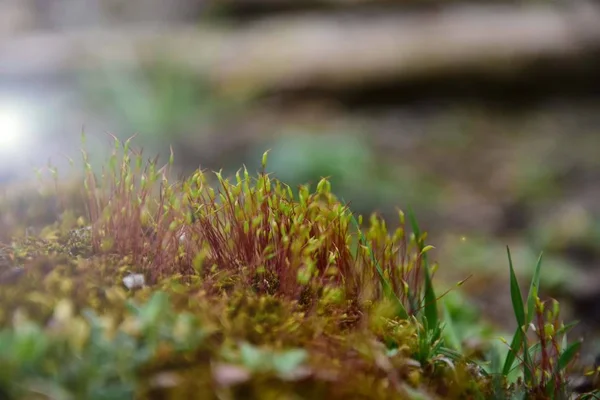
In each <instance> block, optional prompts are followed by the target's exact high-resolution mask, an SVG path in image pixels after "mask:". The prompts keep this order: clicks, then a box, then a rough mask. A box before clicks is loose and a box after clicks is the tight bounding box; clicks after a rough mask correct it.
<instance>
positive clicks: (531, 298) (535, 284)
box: [527, 253, 543, 323]
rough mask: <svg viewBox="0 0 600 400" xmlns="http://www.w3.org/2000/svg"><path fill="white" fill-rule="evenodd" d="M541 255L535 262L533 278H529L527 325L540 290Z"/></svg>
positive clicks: (531, 317)
mask: <svg viewBox="0 0 600 400" xmlns="http://www.w3.org/2000/svg"><path fill="white" fill-rule="evenodd" d="M542 255H543V253H540V256H539V258H538V260H537V264H536V265H535V271H534V272H533V277H532V278H531V285H530V286H529V294H528V295H527V323H530V322H531V320H532V319H533V313H534V309H535V299H536V298H537V296H538V293H539V289H540V270H541V266H542Z"/></svg>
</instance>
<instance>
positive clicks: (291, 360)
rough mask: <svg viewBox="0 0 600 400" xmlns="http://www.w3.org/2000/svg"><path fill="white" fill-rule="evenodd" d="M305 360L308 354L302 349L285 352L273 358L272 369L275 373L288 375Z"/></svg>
mask: <svg viewBox="0 0 600 400" xmlns="http://www.w3.org/2000/svg"><path fill="white" fill-rule="evenodd" d="M307 358H308V353H307V352H306V351H305V350H303V349H293V350H287V351H285V352H283V353H280V354H277V355H276V356H275V357H274V358H273V367H274V368H275V371H276V372H277V373H279V374H282V375H288V374H291V373H292V372H294V371H295V370H296V369H297V368H298V367H300V366H301V365H302V364H303V363H304V362H305V361H306V359H307Z"/></svg>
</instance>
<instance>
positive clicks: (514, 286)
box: [502, 246, 527, 376]
mask: <svg viewBox="0 0 600 400" xmlns="http://www.w3.org/2000/svg"><path fill="white" fill-rule="evenodd" d="M506 252H507V254H508V265H509V269H510V297H511V300H512V306H513V311H514V313H515V318H516V319H517V329H516V331H515V334H514V336H513V340H512V342H511V344H510V350H509V352H508V354H507V355H506V359H505V361H504V367H503V368H502V373H503V375H504V376H506V375H508V374H509V372H510V370H511V369H512V364H513V362H514V361H515V358H516V353H517V352H518V351H519V349H520V348H521V346H522V345H524V349H525V351H524V353H527V343H526V340H525V335H524V331H523V328H524V326H525V310H524V308H523V307H524V306H523V298H522V297H521V289H520V288H519V282H518V281H517V277H516V275H515V270H514V267H513V262H512V257H511V255H510V249H509V248H508V246H506Z"/></svg>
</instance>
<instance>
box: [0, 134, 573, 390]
mask: <svg viewBox="0 0 600 400" xmlns="http://www.w3.org/2000/svg"><path fill="white" fill-rule="evenodd" d="M121 146H122V147H123V148H121ZM84 161H85V165H86V168H85V176H84V179H83V184H82V185H76V186H74V187H73V186H70V189H69V190H67V189H64V188H63V186H61V185H60V184H59V183H58V182H57V183H56V186H55V191H54V192H53V194H52V195H49V194H47V193H46V194H40V193H37V194H30V196H25V197H24V198H22V197H19V195H16V196H13V197H12V200H11V197H9V198H8V199H7V200H5V202H4V203H2V205H1V207H2V214H3V216H4V218H3V219H2V221H3V222H2V224H3V225H2V228H3V230H2V240H3V241H4V242H5V244H4V245H3V246H2V248H0V255H1V257H0V304H1V305H2V309H1V311H0V327H1V329H2V330H1V331H0V399H130V398H140V399H144V398H148V399H212V398H215V399H217V398H219V399H229V398H231V399H234V398H244V399H246V398H256V399H271V398H273V399H301V398H306V399H320V398H321V399H325V398H327V399H403V398H406V399H417V398H423V399H437V398H456V399H459V398H465V399H466V398H480V399H488V398H511V397H514V396H518V395H520V394H523V395H524V394H528V395H529V396H530V397H531V398H560V396H562V395H566V393H567V392H568V390H569V389H568V387H567V385H566V382H567V376H566V373H567V372H566V371H567V366H569V365H571V364H572V363H571V360H572V359H573V357H574V355H575V350H576V349H577V347H576V346H567V345H566V343H562V342H560V340H559V339H560V338H561V337H562V336H561V335H563V334H564V333H565V332H564V331H566V329H563V328H562V325H560V324H559V322H558V319H557V318H556V317H557V313H555V314H552V315H550V316H551V317H552V318H551V319H548V318H546V317H548V316H549V315H548V314H547V313H546V314H545V313H544V310H543V306H542V303H541V302H538V303H536V304H537V306H536V313H537V314H536V315H538V316H541V317H540V318H542V319H541V320H539V321H535V323H536V324H537V325H536V326H542V327H545V329H546V330H549V329H550V328H549V327H552V328H553V329H554V331H552V332H550V333H548V332H546V331H545V332H546V333H548V334H546V333H545V334H544V335H542V336H541V338H542V339H545V340H546V341H545V342H544V341H543V340H542V341H540V344H539V345H538V347H539V349H541V352H540V354H541V355H542V359H541V361H540V360H538V359H537V358H535V359H534V358H531V359H530V358H529V357H528V356H527V357H513V359H512V360H508V361H510V362H508V364H510V365H509V367H512V365H513V360H515V359H516V360H517V361H518V360H523V361H524V362H523V363H522V364H519V363H515V364H516V365H524V366H525V367H524V368H517V369H516V371H517V373H516V374H515V373H513V372H511V373H510V374H509V373H508V371H504V373H494V372H495V371H496V370H494V368H496V367H494V366H492V367H490V366H486V365H485V362H486V361H488V359H486V357H488V356H489V354H488V353H486V352H485V351H484V352H482V354H481V356H480V357H479V359H475V358H474V357H471V358H469V357H467V356H465V354H467V349H465V348H464V347H463V344H462V343H461V340H460V338H457V337H455V336H456V335H453V331H452V329H451V323H452V321H451V319H449V313H448V312H447V310H446V308H445V307H443V306H442V305H440V304H439V299H440V297H436V295H435V292H434V288H433V284H432V275H433V272H434V270H435V266H432V265H430V264H429V262H428V260H427V255H428V254H427V253H428V251H429V250H430V249H431V248H432V247H431V246H426V245H425V239H426V235H425V234H421V233H420V232H419V229H418V227H417V225H416V223H415V222H414V219H412V218H411V221H410V222H411V232H409V231H408V230H407V229H406V227H405V221H404V214H403V213H401V212H400V213H399V222H400V227H399V228H398V229H396V230H395V231H394V232H390V230H389V229H388V227H387V226H386V223H385V221H383V220H382V219H381V218H379V217H377V216H376V215H373V216H372V217H371V218H370V220H369V224H368V227H367V228H362V229H361V227H362V225H363V224H362V219H361V218H358V219H357V218H355V217H354V216H353V214H352V213H351V212H350V211H349V209H348V206H347V205H346V204H344V203H342V202H341V201H339V200H338V199H337V198H336V197H335V196H334V195H333V194H332V192H331V188H330V185H329V183H328V181H327V180H325V179H323V180H321V181H320V182H319V184H318V185H317V188H316V190H315V191H313V192H311V191H310V190H309V188H308V187H306V186H303V187H300V188H299V189H298V190H297V191H295V190H293V189H292V188H289V187H287V186H286V185H284V184H283V183H281V182H279V181H277V180H276V179H273V178H272V177H271V176H269V175H267V174H265V173H264V172H262V173H259V174H258V175H257V176H256V177H253V176H250V174H249V173H248V172H247V170H246V169H245V168H244V169H243V170H242V171H240V172H239V173H238V174H237V175H236V177H235V179H234V180H233V181H230V180H228V179H225V178H223V177H222V176H221V174H219V173H216V174H215V177H216V180H215V182H213V185H211V184H210V182H209V178H208V176H207V174H205V173H203V172H202V171H197V172H196V173H195V174H193V175H192V176H191V177H189V178H187V179H182V180H177V181H170V180H169V179H170V178H169V168H168V167H169V165H167V166H165V167H164V168H161V169H157V166H156V162H154V161H149V162H144V161H143V159H142V155H141V154H138V153H135V152H133V151H131V150H130V149H129V142H126V143H124V144H121V143H119V142H116V150H115V153H114V155H113V157H111V159H110V160H109V162H108V164H107V168H106V169H105V170H103V171H102V173H101V174H100V177H98V176H97V175H96V174H94V173H93V172H92V169H91V167H90V166H89V164H88V163H87V159H86V158H85V157H84ZM171 161H172V160H171ZM265 163H266V155H265V158H264V159H263V171H264V164H265ZM14 199H27V201H21V200H19V201H15V200H14ZM31 209H33V210H34V211H30V210H31ZM49 215H50V216H54V218H52V217H49ZM41 216H44V217H43V218H42V217H41ZM23 232H26V234H23ZM535 299H537V297H535ZM440 311H443V315H444V319H443V320H442V319H441V318H440V316H439V315H438V313H440ZM530 315H532V314H530ZM544 318H546V319H544ZM540 324H541V325H540ZM448 326H450V328H448ZM538 331H539V330H538ZM515 336H517V337H518V335H515ZM515 343H516V342H514V341H513V345H514V344H515ZM524 343H525V344H527V343H528V342H527V341H526V340H525V341H524ZM530 344H531V342H530ZM520 347H521V346H520V343H517V345H516V348H517V349H519V348H520ZM570 353H573V354H570ZM469 354H475V353H473V352H471V353H469ZM514 354H515V356H517V355H518V351H516V352H515V353H514ZM565 354H566V355H565ZM544 357H545V358H544ZM507 359H509V357H508V356H507ZM552 363H554V364H552ZM557 363H558V364H560V368H557ZM563 364H564V365H563ZM532 366H533V367H535V369H534V376H533V377H532V376H531V374H528V372H527V371H528V368H529V369H531V368H530V367H532ZM519 371H520V372H519ZM511 374H512V375H511ZM513 375H516V378H515V376H513ZM538 375H539V376H538ZM515 379H516V380H515Z"/></svg>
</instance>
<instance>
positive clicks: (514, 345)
mask: <svg viewBox="0 0 600 400" xmlns="http://www.w3.org/2000/svg"><path fill="white" fill-rule="evenodd" d="M522 343H523V331H522V330H521V329H520V328H517V330H516V331H515V334H514V336H513V339H512V341H511V343H510V349H509V350H508V353H507V354H506V359H505V360H504V366H503V367H502V375H504V376H507V375H508V374H509V373H510V371H511V370H512V369H513V368H512V365H513V363H514V362H515V359H516V358H517V352H518V351H519V349H520V348H521V344H522Z"/></svg>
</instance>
